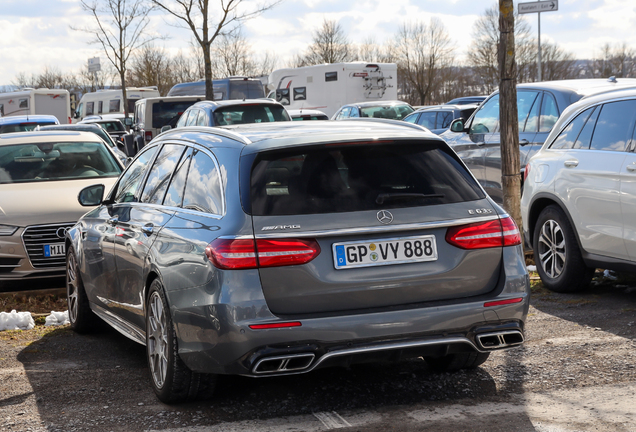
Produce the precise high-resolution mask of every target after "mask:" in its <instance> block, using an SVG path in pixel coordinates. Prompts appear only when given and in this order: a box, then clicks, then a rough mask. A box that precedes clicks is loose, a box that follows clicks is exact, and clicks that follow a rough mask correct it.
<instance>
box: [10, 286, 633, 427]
mask: <svg viewBox="0 0 636 432" xmlns="http://www.w3.org/2000/svg"><path fill="white" fill-rule="evenodd" d="M44 333H46V334H44ZM635 336H636V284H632V283H630V282H627V283H624V282H616V281H605V282H602V283H600V284H599V285H597V286H595V287H592V288H590V289H589V290H588V291H586V292H584V293H580V294H570V295H564V294H554V293H550V292H549V291H546V290H544V289H542V288H537V287H535V288H534V289H533V297H532V306H531V309H530V314H529V318H528V323H527V328H526V337H527V342H526V344H525V345H524V346H522V347H521V348H518V349H515V350H511V351H507V352H497V353H494V354H492V355H491V357H490V359H489V360H488V361H487V362H486V363H485V364H484V365H482V366H481V367H479V368H477V369H475V370H471V371H463V372H459V373H454V374H447V373H442V374H440V373H434V372H432V371H430V370H429V369H428V368H427V367H426V365H425V363H424V362H423V361H421V360H413V361H408V362H403V363H398V364H372V365H359V366H355V367H350V368H334V369H323V370H318V371H316V372H313V373H310V374H306V375H299V376H294V377H277V378H264V379H252V378H246V377H221V378H220V379H219V381H218V388H217V392H216V395H215V397H214V398H213V399H212V400H209V401H205V402H197V403H189V404H181V405H174V406H168V405H164V404H162V403H160V402H159V401H158V400H157V398H156V397H155V395H154V394H153V393H152V390H151V388H150V385H149V379H150V378H149V372H148V368H147V366H146V361H145V355H144V347H142V346H140V345H137V344H136V343H134V342H132V341H130V340H128V339H127V338H125V337H123V336H121V335H120V334H118V333H116V332H115V331H114V330H110V329H106V328H105V329H103V330H100V331H99V332H97V333H96V334H93V335H90V336H79V335H76V334H74V333H73V332H71V331H70V330H69V329H68V328H57V329H54V330H44V328H43V327H36V329H34V330H30V331H26V332H2V333H0V431H81V430H91V431H137V430H174V431H208V430H210V431H223V432H226V431H227V432H230V431H231V432H234V431H322V430H329V429H342V430H343V431H385V430H392V431H415V430H440V431H458V430H466V431H468V430H470V431H479V430H483V431H509V430H518V431H587V430H599V431H633V430H636V409H634V402H633V401H634V399H635V396H636V349H635V348H636V342H635Z"/></svg>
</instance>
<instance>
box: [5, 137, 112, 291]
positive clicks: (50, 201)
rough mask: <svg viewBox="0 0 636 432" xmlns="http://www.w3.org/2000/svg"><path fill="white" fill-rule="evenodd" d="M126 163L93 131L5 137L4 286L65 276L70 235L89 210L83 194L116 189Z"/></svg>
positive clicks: (10, 288) (8, 286)
mask: <svg viewBox="0 0 636 432" xmlns="http://www.w3.org/2000/svg"><path fill="white" fill-rule="evenodd" d="M122 169H123V165H122V164H121V163H120V162H119V161H118V160H117V158H116V157H115V156H114V154H113V153H112V152H111V151H109V150H108V148H107V146H106V144H105V143H104V142H103V141H102V139H101V138H99V137H98V136H97V135H95V134H94V133H88V132H70V131H63V132H52V131H49V132H44V131H37V132H21V133H11V134H2V135H0V287H1V289H2V290H4V291H10V290H12V289H14V287H15V286H19V283H21V282H24V281H32V280H36V279H37V280H38V281H40V280H44V279H50V278H57V279H58V281H59V280H60V279H61V278H63V277H64V269H65V260H66V253H65V252H66V251H65V244H64V234H65V233H66V231H68V229H69V228H70V227H71V226H73V224H75V222H76V221H77V220H78V219H79V217H80V216H81V215H82V214H84V213H85V212H86V211H87V210H88V209H87V208H86V207H82V206H80V205H79V203H78V202H77V195H78V193H79V191H80V190H81V189H82V188H84V187H85V186H89V185H92V184H95V183H97V182H99V183H101V184H103V185H104V186H105V187H111V186H112V185H113V184H114V183H115V180H116V179H117V177H118V176H119V174H120V173H121V172H122Z"/></svg>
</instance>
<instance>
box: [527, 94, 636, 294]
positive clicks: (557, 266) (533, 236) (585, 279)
mask: <svg viewBox="0 0 636 432" xmlns="http://www.w3.org/2000/svg"><path fill="white" fill-rule="evenodd" d="M635 124H636V90H634V89H632V90H622V91H612V92H607V93H602V94H599V95H596V96H591V97H588V98H584V99H582V100H580V101H579V102H577V103H575V104H573V105H570V106H569V107H568V108H567V109H566V110H565V111H564V112H563V114H562V115H561V117H560V118H559V120H558V121H557V123H556V124H555V126H554V128H553V129H552V132H551V133H550V135H549V136H548V138H547V139H546V142H545V144H544V145H543V147H542V148H541V150H540V151H539V152H538V153H537V154H536V155H535V156H534V157H533V158H532V159H531V160H530V162H529V163H528V165H527V166H526V170H525V175H526V179H525V183H524V189H523V196H522V199H521V213H522V218H523V231H524V237H525V240H526V243H527V244H528V245H529V246H531V247H532V248H533V249H534V257H535V261H536V264H537V271H538V272H539V276H540V277H541V280H542V281H543V283H544V285H545V286H546V287H548V288H549V289H551V290H553V291H557V292H572V291H577V290H580V289H582V288H584V287H585V286H587V285H588V284H589V282H590V280H591V278H592V275H593V272H594V269H595V268H596V267H600V268H605V269H613V270H627V271H636V217H634V215H636V153H635V152H634V149H635V144H636V141H635V140H634V125H635Z"/></svg>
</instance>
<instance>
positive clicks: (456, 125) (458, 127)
mask: <svg viewBox="0 0 636 432" xmlns="http://www.w3.org/2000/svg"><path fill="white" fill-rule="evenodd" d="M450 130H451V131H452V132H464V119H463V118H461V117H460V118H458V119H455V120H453V122H452V123H451V125H450Z"/></svg>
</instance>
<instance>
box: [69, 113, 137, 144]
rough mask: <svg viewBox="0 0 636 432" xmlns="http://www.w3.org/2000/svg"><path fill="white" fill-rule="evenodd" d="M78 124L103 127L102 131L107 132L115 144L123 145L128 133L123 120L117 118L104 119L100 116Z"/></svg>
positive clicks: (85, 119) (87, 118) (86, 119)
mask: <svg viewBox="0 0 636 432" xmlns="http://www.w3.org/2000/svg"><path fill="white" fill-rule="evenodd" d="M78 123H79V124H95V125H97V126H99V127H101V128H102V129H104V130H105V131H106V133H107V134H108V135H110V136H111V138H112V139H113V141H115V142H117V141H120V142H122V143H123V140H124V135H126V134H127V133H128V131H126V127H125V126H124V124H123V123H122V122H121V120H119V119H116V118H108V117H106V118H104V117H101V116H98V118H95V117H86V118H84V120H82V121H80V122H78Z"/></svg>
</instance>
